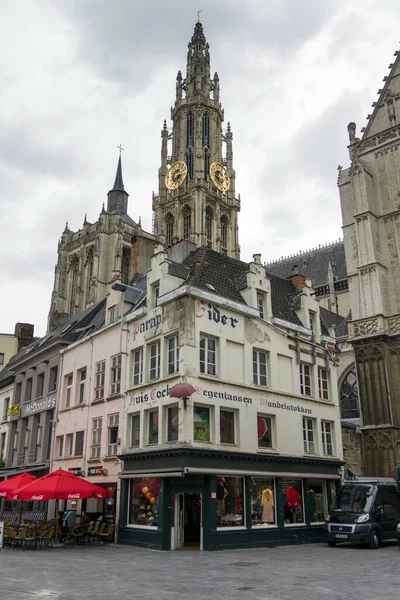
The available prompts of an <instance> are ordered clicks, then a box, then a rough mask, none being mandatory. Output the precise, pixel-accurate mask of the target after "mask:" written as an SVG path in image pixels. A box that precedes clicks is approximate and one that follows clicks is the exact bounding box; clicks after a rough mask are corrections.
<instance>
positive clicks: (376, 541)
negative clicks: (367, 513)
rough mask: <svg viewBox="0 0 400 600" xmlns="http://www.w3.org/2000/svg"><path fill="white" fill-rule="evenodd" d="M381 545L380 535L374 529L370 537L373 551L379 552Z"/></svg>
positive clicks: (370, 545)
mask: <svg viewBox="0 0 400 600" xmlns="http://www.w3.org/2000/svg"><path fill="white" fill-rule="evenodd" d="M380 544H381V540H380V537H379V533H378V532H377V530H376V529H373V530H372V531H371V533H370V536H369V547H370V548H371V549H372V550H377V549H378V548H379V546H380Z"/></svg>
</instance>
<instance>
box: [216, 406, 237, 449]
mask: <svg viewBox="0 0 400 600" xmlns="http://www.w3.org/2000/svg"><path fill="white" fill-rule="evenodd" d="M219 422H220V439H221V444H234V443H235V413H234V412H233V410H220V412H219Z"/></svg>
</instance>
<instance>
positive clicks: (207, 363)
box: [199, 333, 218, 377]
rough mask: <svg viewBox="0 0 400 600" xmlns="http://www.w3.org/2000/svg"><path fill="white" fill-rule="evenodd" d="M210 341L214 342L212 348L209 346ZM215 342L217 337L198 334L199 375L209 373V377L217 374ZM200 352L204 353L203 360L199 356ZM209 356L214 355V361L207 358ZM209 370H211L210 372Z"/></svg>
mask: <svg viewBox="0 0 400 600" xmlns="http://www.w3.org/2000/svg"><path fill="white" fill-rule="evenodd" d="M210 342H212V343H213V344H214V348H210V347H209V346H210ZM217 343H218V342H217V338H215V337H212V336H209V335H206V334H204V333H201V334H200V356H199V367H200V374H201V375H210V376H211V377H216V376H217V373H218V370H217ZM202 353H204V359H203V360H202V358H201V356H202ZM210 357H214V361H212V360H209V359H210ZM210 370H211V371H212V372H211V373H210Z"/></svg>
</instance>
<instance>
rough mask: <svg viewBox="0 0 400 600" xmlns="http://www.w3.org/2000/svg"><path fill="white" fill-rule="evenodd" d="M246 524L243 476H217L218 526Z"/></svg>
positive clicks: (240, 525) (241, 525)
mask: <svg viewBox="0 0 400 600" xmlns="http://www.w3.org/2000/svg"><path fill="white" fill-rule="evenodd" d="M243 526H244V484H243V477H224V476H222V475H221V476H219V477H218V478H217V527H243Z"/></svg>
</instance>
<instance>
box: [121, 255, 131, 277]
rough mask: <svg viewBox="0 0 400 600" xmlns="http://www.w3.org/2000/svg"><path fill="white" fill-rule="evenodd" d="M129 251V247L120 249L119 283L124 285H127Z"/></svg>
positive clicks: (129, 264) (129, 263)
mask: <svg viewBox="0 0 400 600" xmlns="http://www.w3.org/2000/svg"><path fill="white" fill-rule="evenodd" d="M130 267H131V249H130V248H129V246H124V247H123V248H122V259H121V283H125V285H128V284H129V274H130V270H131V268H130Z"/></svg>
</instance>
